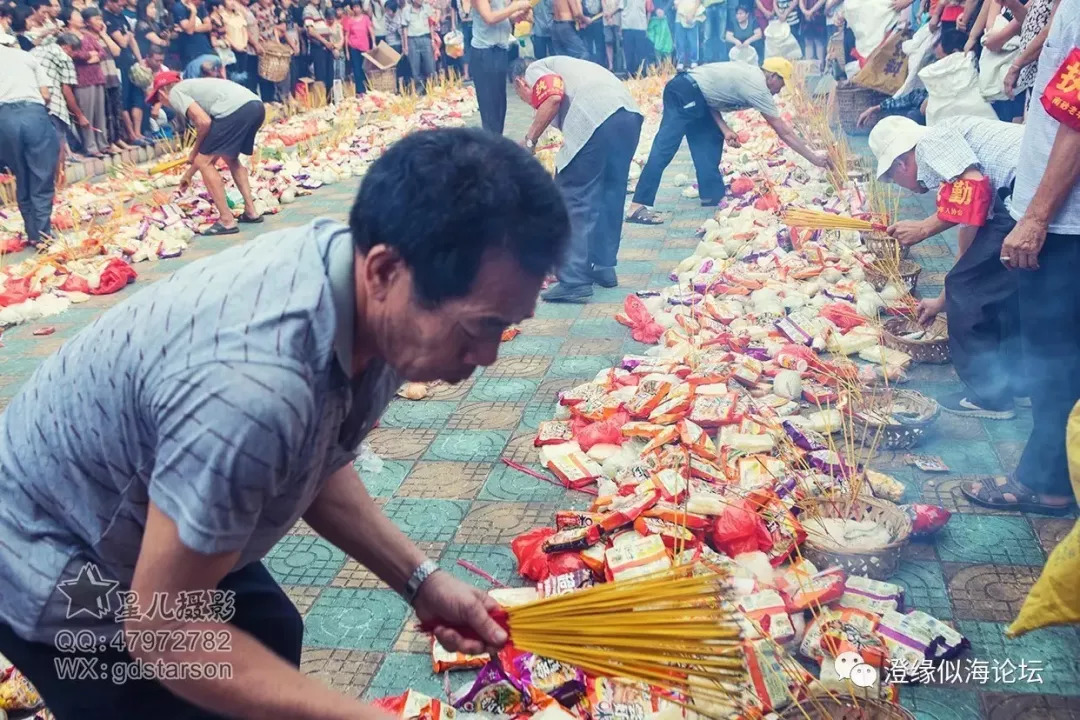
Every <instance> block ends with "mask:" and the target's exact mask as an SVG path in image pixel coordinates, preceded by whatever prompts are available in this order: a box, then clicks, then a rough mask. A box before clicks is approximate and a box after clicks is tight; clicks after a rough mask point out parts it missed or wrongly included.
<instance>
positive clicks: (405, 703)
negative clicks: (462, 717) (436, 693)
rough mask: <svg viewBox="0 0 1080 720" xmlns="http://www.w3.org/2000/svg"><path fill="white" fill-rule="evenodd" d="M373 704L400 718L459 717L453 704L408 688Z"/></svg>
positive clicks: (435, 719)
mask: <svg viewBox="0 0 1080 720" xmlns="http://www.w3.org/2000/svg"><path fill="white" fill-rule="evenodd" d="M372 705H374V706H375V707H377V708H380V709H382V710H385V711H386V712H387V713H389V714H391V715H394V716H395V717H398V718H400V720H456V718H457V711H456V710H455V709H454V708H453V707H452V706H450V705H448V704H447V703H444V702H443V701H442V700H439V699H437V698H431V697H428V696H427V695H424V694H423V693H418V692H416V691H415V690H406V691H405V692H403V693H402V694H401V695H395V696H393V697H386V698H380V699H378V700H375V701H373V702H372Z"/></svg>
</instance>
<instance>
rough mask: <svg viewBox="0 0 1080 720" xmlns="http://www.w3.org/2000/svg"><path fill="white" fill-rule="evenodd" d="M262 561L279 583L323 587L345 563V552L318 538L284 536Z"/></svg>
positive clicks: (311, 536) (310, 536)
mask: <svg viewBox="0 0 1080 720" xmlns="http://www.w3.org/2000/svg"><path fill="white" fill-rule="evenodd" d="M263 562H264V563H265V565H266V568H267V569H268V570H269V571H270V574H271V575H273V576H274V579H275V580H277V581H278V582H279V583H284V584H286V585H325V584H327V583H328V582H330V581H331V580H333V579H334V576H335V575H337V572H338V570H340V569H341V566H342V565H344V564H345V553H343V552H341V550H338V549H337V548H336V547H334V546H333V545H331V544H330V543H328V542H327V541H325V540H323V539H322V538H320V537H316V536H313V535H287V536H286V537H283V538H282V539H281V541H280V542H278V544H277V545H275V546H274V548H273V549H272V550H271V551H270V553H269V554H268V555H267V556H266V557H265V558H264V559H263Z"/></svg>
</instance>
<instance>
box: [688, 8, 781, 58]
mask: <svg viewBox="0 0 1080 720" xmlns="http://www.w3.org/2000/svg"><path fill="white" fill-rule="evenodd" d="M792 12H798V11H797V10H794V11H792ZM727 23H728V8H727V3H717V4H716V5H710V6H708V7H707V8H705V47H704V51H703V52H702V53H701V58H702V60H703V61H704V62H707V63H710V62H721V61H723V60H727V41H726V40H725V39H724V36H725V35H726V34H727Z"/></svg>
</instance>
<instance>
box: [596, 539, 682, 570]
mask: <svg viewBox="0 0 1080 720" xmlns="http://www.w3.org/2000/svg"><path fill="white" fill-rule="evenodd" d="M635 535H637V533H635ZM605 557H606V559H607V579H608V580H609V581H610V580H624V579H630V578H635V577H641V576H642V575H649V574H650V573H655V572H659V571H661V570H667V569H668V568H670V567H671V557H670V556H669V555H668V551H667V548H666V547H665V546H664V541H663V539H662V538H660V536H659V535H646V536H641V535H637V537H636V538H634V539H632V540H629V541H627V542H626V543H624V544H622V545H619V546H616V547H612V548H611V549H609V550H608V551H607V552H606V553H605Z"/></svg>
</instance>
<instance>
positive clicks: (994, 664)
mask: <svg viewBox="0 0 1080 720" xmlns="http://www.w3.org/2000/svg"><path fill="white" fill-rule="evenodd" d="M1006 627H1007V626H1006V625H1004V624H1001V623H993V622H982V621H977V620H961V621H959V622H957V623H956V629H957V630H959V631H960V632H961V633H963V634H964V635H965V636H966V637H967V638H968V639H969V640H970V641H971V653H970V656H971V657H973V658H975V659H978V660H985V661H987V663H988V664H989V666H990V672H989V677H988V682H987V683H986V684H985V685H982V686H981V689H983V690H995V691H998V692H1008V693H1037V694H1040V695H1069V696H1080V638H1078V636H1077V632H1076V629H1075V628H1072V627H1058V628H1048V629H1044V630H1035V631H1033V632H1030V633H1028V634H1026V635H1023V636H1021V637H1019V638H1015V639H1008V638H1006V637H1005V628H1006ZM1037 680H1041V682H1037Z"/></svg>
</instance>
